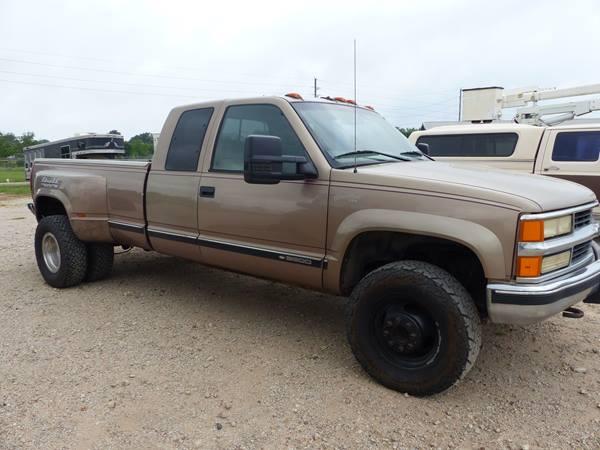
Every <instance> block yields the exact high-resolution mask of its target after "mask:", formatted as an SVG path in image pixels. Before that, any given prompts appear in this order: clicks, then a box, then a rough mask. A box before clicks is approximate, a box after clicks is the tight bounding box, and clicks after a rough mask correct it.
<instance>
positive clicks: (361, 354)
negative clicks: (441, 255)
mask: <svg viewBox="0 0 600 450" xmlns="http://www.w3.org/2000/svg"><path fill="white" fill-rule="evenodd" d="M348 340H349V342H350V346H351V348H352V351H353V352H354V355H355V356H356V359H357V360H358V361H359V363H360V364H361V365H362V366H363V368H364V369H365V370H366V371H367V373H369V375H371V376H372V377H373V378H374V379H375V380H377V381H378V382H380V383H381V384H383V385H384V386H386V387H388V388H390V389H394V390H397V391H400V392H407V393H409V394H412V395H416V396H424V395H431V394H436V393H439V392H442V391H444V390H446V389H448V388H450V387H451V386H453V385H454V384H456V383H457V382H458V381H460V380H461V379H462V378H463V377H464V376H465V375H466V374H467V373H468V372H469V370H470V369H471V367H472V366H473V364H474V363H475V360H476V359H477V355H478V354H479V349H480V347H481V323H480V320H479V314H478V312H477V308H476V307H475V303H474V302H473V300H472V298H471V296H470V295H469V293H468V292H467V291H466V290H465V288H464V287H463V286H462V285H461V284H460V283H459V282H458V281H457V280H456V279H455V278H454V277H453V276H452V275H450V274H449V273H448V272H446V271H445V270H443V269H441V268H439V267H437V266H434V265H432V264H428V263H425V262H421V261H400V262H395V263H391V264H387V265H385V266H383V267H380V268H379V269H377V270H374V271H373V272H371V273H370V274H368V275H367V276H366V277H365V278H363V279H362V280H361V282H360V283H359V284H358V285H357V286H356V287H355V289H354V291H353V292H352V295H351V298H350V303H349V305H348Z"/></svg>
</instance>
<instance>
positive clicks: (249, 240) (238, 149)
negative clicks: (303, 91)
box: [198, 102, 329, 287]
mask: <svg viewBox="0 0 600 450" xmlns="http://www.w3.org/2000/svg"><path fill="white" fill-rule="evenodd" d="M293 114H296V113H295V112H294V111H293V110H292V109H291V107H290V106H289V104H288V103H287V102H284V103H283V104H282V105H281V107H280V106H277V105H275V104H233V105H229V106H228V107H227V108H226V109H225V111H224V113H223V119H222V120H221V124H220V129H219V131H218V133H217V136H216V139H215V142H214V145H213V153H212V157H211V158H210V159H208V158H206V159H205V168H204V170H203V173H202V181H201V187H200V197H199V204H198V227H199V233H200V234H199V239H198V243H199V245H200V246H201V247H202V255H203V260H204V261H205V262H206V263H208V264H213V265H217V266H222V267H225V268H228V269H232V270H236V271H240V272H245V273H249V274H253V275H258V276H262V277H267V278H273V279H278V280H281V281H291V282H294V283H297V284H302V285H306V286H310V287H320V286H321V284H322V283H321V276H322V269H323V267H324V266H325V259H324V256H325V232H326V216H327V196H328V189H329V182H328V173H319V178H317V179H314V180H294V181H281V182H280V183H278V184H272V185H265V184H248V183H246V182H245V181H244V175H243V168H244V144H245V140H246V137H247V136H249V135H251V134H260V135H271V136H278V137H279V138H281V142H282V147H283V153H284V154H286V155H295V156H305V157H307V158H308V159H310V156H309V155H308V153H307V152H306V150H305V145H304V144H303V143H302V142H301V140H300V138H299V137H298V136H297V135H296V133H295V131H294V129H293V128H292V126H291V125H290V122H289V118H290V117H291V116H292V115H293ZM296 119H297V117H296ZM207 156H208V155H207ZM284 170H286V168H285V167H284Z"/></svg>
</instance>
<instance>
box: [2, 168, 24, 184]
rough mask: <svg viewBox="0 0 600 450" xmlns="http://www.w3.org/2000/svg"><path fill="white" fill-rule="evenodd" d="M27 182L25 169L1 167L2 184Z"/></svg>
mask: <svg viewBox="0 0 600 450" xmlns="http://www.w3.org/2000/svg"><path fill="white" fill-rule="evenodd" d="M6 180H8V182H9V183H14V182H17V181H25V169H24V168H23V167H15V168H10V169H9V168H4V167H0V183H5V182H6Z"/></svg>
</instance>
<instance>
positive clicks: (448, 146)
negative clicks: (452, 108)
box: [417, 133, 519, 157]
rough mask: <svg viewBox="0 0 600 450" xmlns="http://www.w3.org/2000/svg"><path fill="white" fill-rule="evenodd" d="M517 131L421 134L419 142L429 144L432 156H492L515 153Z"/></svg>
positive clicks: (504, 155)
mask: <svg viewBox="0 0 600 450" xmlns="http://www.w3.org/2000/svg"><path fill="white" fill-rule="evenodd" d="M518 138H519V136H518V135H517V134H516V133H476V134H448V135H432V136H421V137H420V138H419V139H418V140H417V143H421V142H424V143H426V144H429V154H430V155H431V156H463V157H469V156H471V157H482V156H483V157H491V156H503V157H506V156H510V155H512V154H513V153H514V151H515V147H516V146H517V140H518Z"/></svg>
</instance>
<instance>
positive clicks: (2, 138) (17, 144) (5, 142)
mask: <svg viewBox="0 0 600 450" xmlns="http://www.w3.org/2000/svg"><path fill="white" fill-rule="evenodd" d="M44 142H48V141H47V140H45V139H42V140H38V139H36V138H35V134H33V133H32V132H31V131H26V132H24V133H23V134H22V135H21V136H15V135H14V134H13V133H4V134H3V133H0V158H7V157H9V156H13V155H17V156H20V155H22V154H23V148H24V147H29V146H31V145H36V144H42V143H44Z"/></svg>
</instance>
